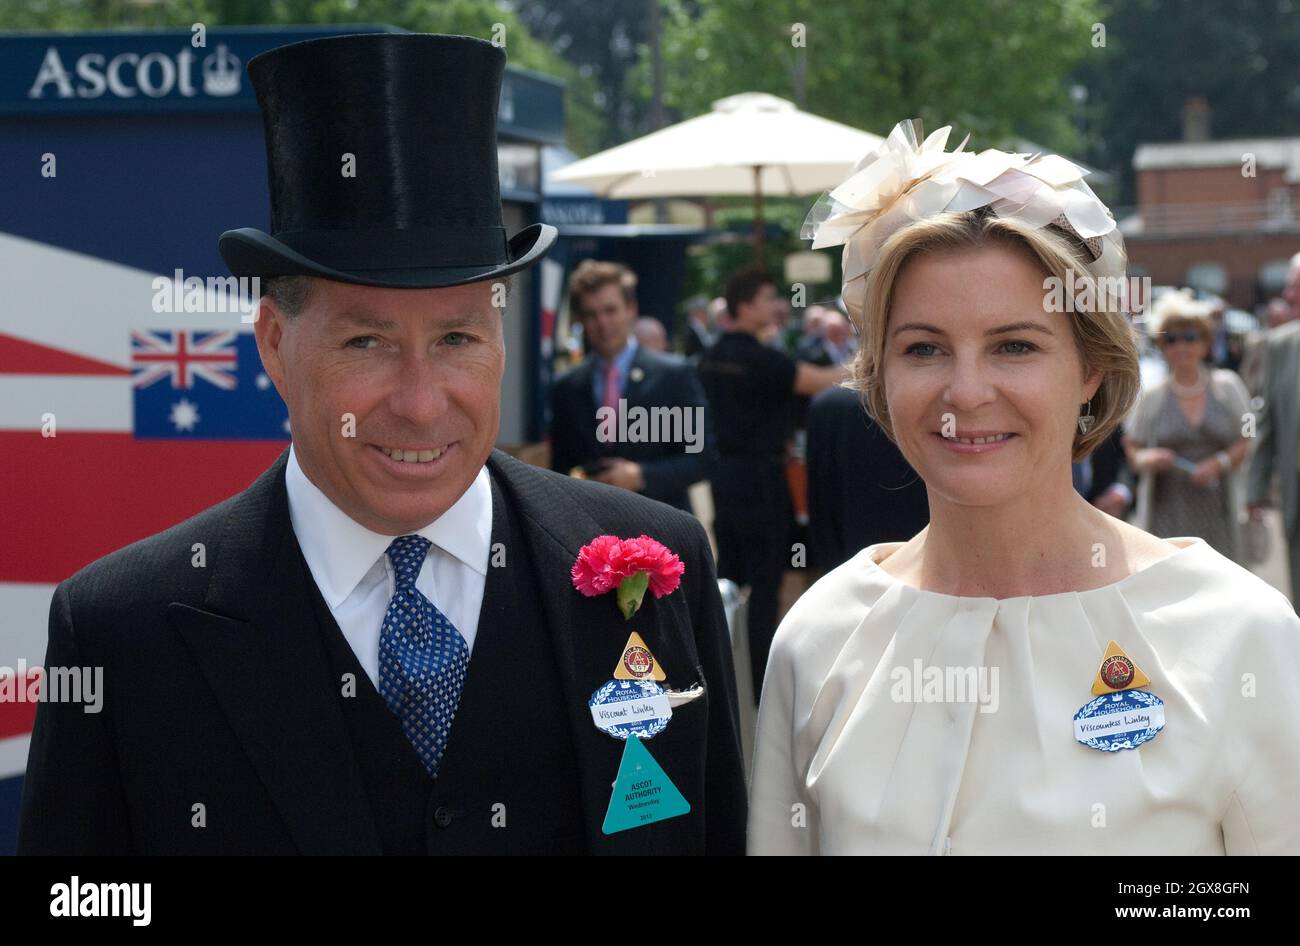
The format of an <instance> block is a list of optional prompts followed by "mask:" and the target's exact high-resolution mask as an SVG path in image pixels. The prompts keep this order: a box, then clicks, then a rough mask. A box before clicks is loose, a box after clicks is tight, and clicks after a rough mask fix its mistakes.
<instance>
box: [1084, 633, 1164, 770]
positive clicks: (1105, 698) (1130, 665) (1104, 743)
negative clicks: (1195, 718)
mask: <svg viewBox="0 0 1300 946" xmlns="http://www.w3.org/2000/svg"><path fill="white" fill-rule="evenodd" d="M1150 682H1151V678H1150V677H1148V676H1147V675H1146V674H1145V673H1143V672H1142V671H1141V669H1140V668H1139V667H1138V665H1137V664H1135V663H1134V662H1133V660H1132V658H1131V657H1129V655H1128V654H1126V653H1124V650H1123V648H1121V647H1120V646H1119V644H1117V643H1116V642H1115V641H1111V642H1110V644H1109V645H1108V646H1107V647H1106V652H1105V654H1103V655H1102V658H1101V666H1100V667H1099V668H1098V670H1097V676H1096V678H1095V679H1094V681H1093V684H1092V692H1093V694H1094V695H1095V696H1096V699H1094V700H1091V701H1089V702H1088V703H1086V704H1085V705H1084V706H1083V707H1082V708H1081V709H1080V710H1079V712H1077V713H1075V714H1074V738H1075V739H1077V740H1078V741H1079V742H1081V743H1083V744H1084V745H1085V746H1089V747H1091V748H1093V749H1098V750H1100V751H1102V752H1117V751H1119V750H1120V749H1136V748H1137V747H1138V746H1140V745H1142V743H1144V742H1148V741H1150V740H1152V739H1154V738H1155V737H1156V734H1157V733H1159V732H1160V730H1162V729H1164V728H1165V704H1164V701H1163V700H1161V699H1160V697H1158V696H1156V695H1155V694H1154V693H1147V692H1146V691H1145V690H1138V689H1135V688H1136V687H1139V686H1144V685H1146V684H1148V683H1150Z"/></svg>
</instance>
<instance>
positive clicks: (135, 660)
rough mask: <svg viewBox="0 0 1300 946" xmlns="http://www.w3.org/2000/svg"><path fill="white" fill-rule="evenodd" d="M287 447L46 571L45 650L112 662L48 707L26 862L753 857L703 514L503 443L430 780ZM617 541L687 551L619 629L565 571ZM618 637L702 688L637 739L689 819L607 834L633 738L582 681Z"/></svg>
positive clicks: (28, 796)
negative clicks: (151, 532)
mask: <svg viewBox="0 0 1300 946" xmlns="http://www.w3.org/2000/svg"><path fill="white" fill-rule="evenodd" d="M286 459H287V452H286V454H284V455H282V456H281V457H280V458H279V459H278V460H277V461H276V462H275V463H274V464H273V465H272V466H271V467H270V469H268V470H267V471H266V472H265V473H263V474H262V475H261V476H260V477H259V478H258V479H257V481H256V482H254V483H253V484H252V485H251V486H250V487H249V488H248V489H247V490H245V491H244V492H242V493H240V494H239V495H237V496H234V497H232V498H231V499H229V500H226V501H225V502H223V503H220V504H219V505H216V506H213V507H212V508H210V509H208V510H206V511H204V512H202V513H200V514H199V515H198V516H196V517H194V518H193V519H190V520H188V521H186V522H183V523H181V524H180V525H178V526H175V527H174V528H172V529H169V530H167V531H166V532H163V533H160V534H158V535H155V536H152V537H151V538H148V539H145V540H144V541H141V542H138V543H135V544H134V545H130V546H128V547H126V548H124V549H121V550H120V551H118V552H115V553H113V554H112V555H109V556H107V557H105V558H103V559H101V560H99V561H97V562H95V563H94V564H92V565H90V566H89V567H87V568H85V569H83V570H82V571H81V572H79V573H78V574H76V575H75V576H73V577H72V578H70V579H68V580H67V581H65V582H63V583H62V584H61V585H59V587H58V589H57V590H56V591H55V594H54V599H53V602H52V604H51V609H50V640H49V649H48V652H47V656H46V666H47V667H57V666H69V667H80V666H92V667H96V666H98V667H102V668H103V691H104V693H103V708H102V712H100V713H98V714H87V713H84V712H83V708H82V706H80V705H78V704H71V703H52V702H51V703H42V704H40V706H39V708H38V711H37V716H36V724H35V729H34V731H33V733H32V741H31V752H30V755H29V758H28V765H27V778H26V782H25V785H24V790H23V800H22V812H21V822H20V827H19V836H18V851H19V853H20V854H218V853H223V854H224V853H239V854H293V853H299V854H382V853H430V854H440V853H447V854H451V853H483V854H491V853H519V854H533V853H539V854H540V853H591V854H740V853H743V850H744V830H745V820H746V808H745V786H744V778H743V773H742V763H741V750H740V739H739V736H738V727H737V705H736V693H735V684H734V672H733V669H732V659H731V647H730V641H729V637H728V631H727V626H726V622H725V618H724V615H723V609H722V602H721V599H720V597H719V594H718V588H717V582H716V580H715V577H714V569H713V561H712V557H711V554H710V552H709V547H708V543H707V539H706V537H705V533H704V530H703V528H702V527H701V526H700V524H699V523H698V522H697V521H696V520H694V519H692V518H691V517H689V516H687V515H684V514H682V513H680V512H678V511H676V510H674V509H671V508H669V507H667V506H665V505H663V504H661V503H657V502H653V501H651V500H647V499H645V498H644V497H641V496H637V495H635V494H633V493H629V492H627V491H625V490H621V489H616V488H613V487H609V486H604V485H602V484H599V483H590V482H582V481H578V480H573V479H569V478H567V477H564V476H560V475H557V474H555V473H552V472H550V471H547V470H540V469H537V468H535V467H532V466H528V465H526V464H524V463H521V462H519V461H517V460H515V459H513V458H511V457H510V456H508V455H506V454H504V453H502V452H500V451H494V452H493V454H492V455H491V457H490V459H489V460H488V464H487V465H488V470H489V472H490V475H491V480H492V485H493V543H494V554H498V553H502V552H504V564H501V563H498V566H490V567H489V569H488V578H487V584H486V588H485V593H484V604H483V610H482V614H481V617H480V623H479V628H478V632H477V636H476V639H475V645H474V650H473V654H472V656H471V659H470V664H469V672H468V675H467V677H466V681H465V689H464V691H463V693H462V696H461V701H460V707H459V709H458V711H457V714H456V718H455V722H454V723H453V725H452V731H451V736H450V739H449V742H448V745H447V749H446V754H445V755H444V757H443V760H442V766H441V769H440V772H439V777H438V778H437V779H436V780H435V779H431V778H429V777H428V775H427V774H426V773H425V772H424V770H423V769H422V768H421V767H420V765H419V762H418V759H417V757H416V756H415V754H414V750H413V749H412V748H411V747H410V745H409V743H407V742H406V740H405V738H404V737H403V736H402V734H401V732H400V725H399V723H398V721H397V718H396V717H395V716H393V715H392V714H391V713H388V712H387V710H386V708H385V707H384V705H383V702H382V700H381V698H380V697H379V695H378V693H376V692H375V689H374V687H373V685H372V684H371V683H370V681H369V679H368V678H367V677H366V676H365V675H364V673H362V672H361V670H360V667H359V665H358V664H357V662H356V659H355V656H354V655H353V654H352V653H351V651H350V648H349V647H348V645H347V642H346V640H345V639H344V638H343V636H342V633H341V631H340V630H339V629H338V626H337V624H336V623H335V622H334V621H333V619H332V617H330V614H329V611H328V609H327V608H326V607H325V605H324V602H323V600H322V599H321V597H320V594H319V591H318V590H317V589H316V586H315V583H314V582H313V581H312V580H311V576H310V572H309V570H308V568H307V565H306V562H305V561H304V559H303V556H302V552H301V551H300V549H299V546H298V542H297V539H296V537H295V534H294V532H293V529H292V527H291V524H290V519H289V509H288V500H287V493H286V491H285V483H284V470H285V463H286ZM606 533H609V534H614V535H617V536H620V537H628V536H637V535H641V534H642V533H645V534H647V535H650V536H651V537H653V538H655V539H658V540H659V541H660V542H662V543H664V544H665V545H666V546H668V548H669V549H671V550H672V551H674V552H675V553H676V554H677V555H678V556H680V558H681V559H682V561H683V563H684V564H685V573H684V575H683V577H682V582H681V585H680V587H679V588H678V589H677V590H676V591H675V592H673V593H672V594H671V595H667V596H665V597H663V598H661V599H655V598H654V597H653V595H652V594H650V593H647V594H646V597H645V602H644V604H643V605H642V608H641V610H640V611H639V612H638V613H637V614H636V615H635V616H634V617H633V619H632V620H631V621H625V620H624V618H623V616H622V614H621V613H620V612H619V610H618V608H617V606H616V604H615V602H614V598H613V595H612V594H607V595H602V596H597V597H593V598H588V597H585V596H583V595H581V594H580V593H579V592H578V591H577V590H576V589H575V588H574V587H573V585H572V582H571V579H570V574H569V570H570V568H571V566H572V564H573V562H574V560H575V559H576V557H577V554H578V550H579V549H580V548H581V547H582V546H583V545H584V544H586V543H588V542H590V541H591V540H592V539H593V538H595V537H596V536H598V535H602V534H606ZM195 543H203V544H204V546H205V554H206V562H205V563H204V565H203V567H196V566H195V564H194V562H195V560H196V559H195V551H194V545H195ZM632 630H635V631H637V632H638V633H639V634H640V635H641V637H642V638H644V639H645V641H646V644H647V645H648V646H649V648H650V651H651V653H653V654H654V656H655V657H656V658H657V659H658V661H659V663H660V664H661V666H662V667H663V669H664V671H665V673H666V674H667V680H666V681H665V685H666V686H667V687H669V688H671V689H686V688H688V687H690V686H691V685H693V684H696V683H700V684H702V685H703V686H704V689H705V693H704V695H703V696H701V697H699V698H698V699H696V700H694V701H692V702H689V703H686V704H684V705H681V706H678V707H677V708H676V709H675V710H674V711H673V714H672V719H671V721H670V722H669V723H668V726H667V728H666V729H664V730H663V731H662V732H660V733H659V734H657V735H656V736H654V737H653V738H652V739H650V740H648V741H647V742H646V743H645V745H646V748H647V749H648V750H649V752H650V754H651V756H652V757H653V758H654V760H655V761H656V762H658V764H659V765H660V766H661V767H662V768H663V770H664V772H665V773H666V774H667V776H668V777H669V778H670V779H671V780H672V782H673V783H674V784H675V785H676V786H677V788H678V789H679V790H680V791H681V793H682V794H683V795H684V796H685V798H686V800H687V802H689V804H690V812H689V813H688V814H685V815H681V816H678V817H675V818H669V819H666V820H662V821H658V822H655V823H652V824H648V825H644V826H640V827H636V828H632V829H629V830H626V831H622V832H619V833H615V834H610V835H606V834H604V833H603V832H602V824H603V822H604V819H605V814H606V810H607V808H608V806H609V803H610V795H611V787H612V783H613V782H614V779H615V776H616V774H617V772H618V768H619V761H620V759H621V756H622V753H623V748H624V743H623V742H621V741H619V740H617V739H615V738H613V737H611V736H609V735H607V734H606V733H604V732H601V731H600V730H598V729H597V728H596V727H595V725H594V724H593V722H592V717H591V712H590V709H589V707H588V699H589V698H590V697H591V695H592V694H593V693H594V692H595V691H596V690H597V689H598V688H599V687H600V686H601V685H602V684H604V683H605V682H606V681H608V680H609V679H611V677H612V676H613V671H614V669H615V667H616V665H617V663H618V661H619V659H620V657H621V655H622V651H623V647H624V644H625V643H626V641H627V638H628V635H629V632H630V631H632ZM348 674H351V679H352V680H353V681H354V683H353V685H352V686H351V687H350V688H349V687H346V686H345V681H346V678H347V675H348ZM345 689H350V691H351V694H350V695H347V696H345V695H344V691H345ZM352 694H354V695H352Z"/></svg>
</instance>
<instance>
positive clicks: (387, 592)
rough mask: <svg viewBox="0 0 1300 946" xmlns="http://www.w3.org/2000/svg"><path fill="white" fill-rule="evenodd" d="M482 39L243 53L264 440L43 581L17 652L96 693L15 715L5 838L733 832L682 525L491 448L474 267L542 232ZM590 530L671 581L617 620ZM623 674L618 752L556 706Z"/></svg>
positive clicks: (302, 841)
mask: <svg viewBox="0 0 1300 946" xmlns="http://www.w3.org/2000/svg"><path fill="white" fill-rule="evenodd" d="M504 61H505V56H504V53H503V52H502V51H501V50H500V49H498V48H496V47H494V46H493V45H491V44H489V43H486V42H482V41H480V40H476V39H470V38H467V37H458V36H436V35H414V34H405V35H391V34H375V35H363V36H345V37H336V38H329V39H322V40H311V41H307V42H301V43H295V44H292V45H290V46H285V47H282V48H280V49H276V50H272V51H270V52H268V53H265V54H263V55H261V56H258V57H256V58H254V59H253V60H252V61H250V63H249V65H248V70H249V75H250V76H251V78H252V81H253V85H254V88H255V90H256V92H257V97H258V102H259V104H260V106H261V108H262V113H263V117H264V122H265V131H266V142H267V154H268V167H269V174H270V177H269V180H270V193H271V222H272V227H271V231H272V232H271V234H269V235H268V234H267V233H263V232H260V231H258V230H253V229H240V230H234V231H231V232H228V233H225V234H223V235H222V237H221V241H220V249H221V253H222V256H223V258H224V259H225V261H226V263H227V265H228V266H229V267H230V269H231V271H232V272H233V273H235V274H236V275H238V276H259V277H262V278H263V279H266V280H267V285H266V292H265V294H264V295H263V298H262V303H261V307H260V309H259V315H258V320H257V324H256V335H257V343H258V348H259V351H260V353H261V357H262V361H263V365H264V368H265V370H266V373H267V374H268V375H269V377H270V378H271V380H272V381H273V382H274V383H275V386H276V389H277V390H278V391H279V393H280V394H281V396H282V397H283V398H284V401H285V403H286V404H287V405H288V408H289V420H290V426H291V428H292V439H293V445H292V447H291V448H290V449H289V450H288V451H286V453H285V454H284V455H282V456H281V457H280V459H279V460H277V461H276V462H275V463H274V464H273V465H272V466H271V468H270V469H268V470H267V471H266V472H265V473H264V474H263V475H262V476H261V477H260V478H259V479H258V480H257V481H256V482H255V483H253V484H252V485H251V486H250V487H249V488H248V489H246V490H245V491H244V492H242V493H240V494H238V495H237V496H234V497H233V498H231V499H229V500H227V501H225V502H224V503H221V504H220V505H217V506H214V507H212V508H211V509H208V510H206V511H205V512H203V513H200V514H199V515H198V516H196V517H195V518H193V519H191V520H189V521H187V522H184V523H181V524H180V525H178V526H176V527H174V528H172V529H169V530H168V531H166V532H163V533H161V534H159V535H155V536H153V537H151V538H149V539H146V540H144V541H142V542H139V543H136V544H134V545H131V546H128V547H127V548H124V549H122V550H120V551H118V552H116V553H114V554H112V555H110V556H108V557H106V558H104V559H102V560H100V561H98V562H95V563H94V564H92V565H91V566H89V567H88V568H86V569H84V570H83V571H81V572H79V573H78V574H77V575H75V576H73V577H72V578H70V579H68V580H67V581H65V582H63V583H62V584H61V585H60V586H59V587H58V589H57V590H56V592H55V595H54V600H53V603H52V606H51V611H50V640H49V649H48V652H47V655H46V667H47V670H49V669H50V668H56V667H98V668H102V673H103V678H102V679H103V688H102V689H103V692H104V705H103V712H102V713H96V714H88V713H84V712H82V708H81V707H80V706H77V705H73V704H69V703H56V702H48V703H43V704H41V706H40V708H39V710H38V713H37V718H36V724H35V729H34V731H33V734H32V742H31V752H30V756H29V760H28V769H27V780H26V784H25V786H24V797H23V802H22V819H21V825H20V829H19V840H18V848H19V851H20V853H39V854H55V853H88V854H123V853H144V854H174V853H259V854H289V853H304V854H325V853H332V854H344V853H350V854H379V853H384V854H425V853H429V854H437V853H497V852H500V853H602V854H603V853H635V854H650V853H674V854H680V853H687V852H694V853H739V852H741V851H742V850H743V845H744V840H743V831H744V824H745V797H744V783H743V776H742V772H741V762H740V748H739V739H738V736H737V722H736V719H737V707H736V698H735V691H734V679H733V670H732V663H731V652H730V645H729V641H728V634H727V628H726V626H725V619H724V616H723V610H722V604H721V601H720V598H719V595H718V590H717V586H716V582H715V580H714V573H713V564H712V560H711V558H710V555H709V551H708V545H707V542H706V538H705V534H704V531H703V530H702V529H701V527H700V526H699V524H698V523H697V522H695V520H693V519H691V518H690V517H689V516H686V515H683V514H681V513H679V512H677V511H675V510H673V509H670V508H668V507H666V506H663V505H661V504H658V503H654V502H651V501H649V500H647V499H644V498H643V497H639V496H636V495H633V494H631V493H628V492H626V491H623V490H619V489H615V488H613V487H609V486H604V485H601V484H596V483H586V482H580V481H577V480H571V479H569V478H567V477H563V476H559V475H557V474H554V473H551V472H550V471H545V470H539V469H536V468H533V467H530V466H527V465H525V464H523V463H520V462H517V461H515V460H513V459H511V458H510V457H509V456H507V455H505V454H503V453H501V452H500V451H497V450H494V449H493V443H494V440H495V438H496V434H497V428H498V421H499V407H500V405H499V397H500V387H501V380H502V376H503V372H504V367H505V351H504V347H503V341H502V339H503V334H502V325H501V319H502V317H503V310H502V300H501V299H500V298H499V295H500V292H501V290H502V288H503V286H502V284H503V282H504V281H505V280H506V279H507V277H509V275H510V274H512V273H516V272H519V271H520V270H523V269H525V268H527V267H528V266H530V265H531V264H533V263H534V262H536V261H537V260H538V259H540V258H541V257H542V255H543V254H544V253H545V252H546V251H547V249H548V248H549V247H550V245H551V244H552V242H553V241H554V239H555V236H556V233H555V230H554V229H553V228H552V227H548V226H545V225H540V224H539V225H533V226H530V227H528V228H526V229H525V230H523V231H521V232H520V233H518V234H516V235H514V236H513V237H510V238H509V239H507V237H506V234H505V231H504V230H503V229H502V220H501V205H500V198H499V192H498V183H497V161H496V122H495V119H496V114H497V99H498V94H499V91H500V85H501V78H502V73H503V70H504ZM345 156H348V157H345ZM349 158H350V160H351V161H352V162H353V167H354V168H355V175H349V174H345V173H343V172H342V168H343V167H344V166H345V162H347V161H348V160H349ZM605 534H611V535H614V536H619V537H633V536H640V535H642V534H645V535H648V536H650V537H652V538H654V539H656V540H658V541H659V542H661V543H663V545H665V546H667V548H668V549H669V550H671V552H673V553H675V554H676V555H677V556H679V557H680V560H681V562H682V564H683V565H684V572H683V574H682V576H681V581H680V586H679V587H677V588H676V590H674V591H673V592H672V593H670V594H665V595H664V596H663V597H658V598H657V597H654V596H653V595H646V597H645V602H644V604H643V605H642V607H641V609H640V610H639V611H638V612H637V613H636V615H635V617H634V618H633V620H631V621H626V620H624V618H623V616H622V614H621V613H620V609H619V607H617V606H616V601H615V595H614V593H609V594H605V595H598V596H592V597H586V596H584V595H583V594H580V593H579V591H578V590H577V589H576V588H575V585H574V581H573V580H572V579H571V575H570V570H571V568H572V567H573V565H574V562H575V560H576V559H577V557H578V554H579V550H580V549H582V548H583V546H584V545H586V544H587V543H590V542H591V540H592V539H594V538H596V537H597V536H601V535H605ZM196 543H202V544H203V545H204V547H205V548H206V566H205V567H194V565H193V561H194V556H193V551H192V550H193V548H194V546H195V544H196ZM632 631H635V632H636V633H637V634H638V635H639V637H640V639H641V643H640V645H638V646H639V647H640V650H639V651H637V652H636V659H635V660H624V659H623V658H624V657H625V655H626V654H627V653H628V651H629V650H630V648H627V647H626V646H625V645H626V643H627V641H628V640H629V637H630V633H631V632H632ZM641 651H648V655H652V658H653V659H652V660H651V659H650V656H648V655H646V654H643V653H641ZM625 664H626V665H627V666H629V667H632V668H633V670H634V671H635V672H634V673H633V674H631V676H632V678H633V679H632V681H631V683H630V684H628V685H630V686H637V687H642V688H643V690H644V692H645V693H647V694H651V693H654V691H655V690H656V689H658V690H660V691H666V692H663V693H661V694H657V695H656V696H655V698H654V699H650V700H648V701H647V705H651V706H652V707H653V708H654V712H653V713H652V714H651V715H652V718H651V719H650V723H653V724H654V725H653V726H651V727H650V728H643V729H641V730H635V731H634V733H633V734H632V735H630V736H627V741H624V740H623V739H620V738H616V737H614V736H611V735H610V733H609V732H607V731H604V730H602V729H599V728H597V726H596V725H595V724H594V718H595V716H596V715H597V714H595V713H593V710H592V708H591V707H590V706H589V701H591V700H592V699H593V695H594V694H596V693H607V692H609V691H610V688H608V687H607V686H606V685H607V683H608V681H610V680H611V678H613V677H614V676H615V670H616V668H621V667H622V666H624V665H625ZM651 666H652V667H653V668H654V671H655V672H656V677H655V678H652V679H638V674H639V675H641V676H642V677H645V676H648V675H649V674H650V670H648V669H647V667H651ZM656 680H662V683H661V684H660V683H657V682H656ZM623 686H624V684H623V683H621V682H620V683H616V684H615V686H614V687H613V690H615V691H616V690H618V688H619V687H623ZM674 691H675V692H674ZM665 707H667V708H665ZM665 720H666V725H663V723H664V721H665ZM615 731H616V732H617V730H615ZM624 735H626V733H624ZM643 736H644V737H645V738H644V741H643V739H642V737H643ZM634 743H635V745H633V744H634ZM633 750H635V752H634V751H633ZM625 751H626V752H629V757H634V759H635V761H636V764H637V765H640V766H642V767H643V769H644V770H645V771H647V772H649V774H650V775H651V776H652V777H653V778H654V780H655V785H656V786H657V787H659V788H660V791H661V793H662V795H663V797H669V796H671V792H672V791H676V792H679V793H680V795H681V798H682V801H683V802H684V805H683V804H682V803H678V804H676V805H674V806H669V807H670V808H671V811H668V810H666V809H665V810H663V811H662V812H660V813H659V814H656V813H655V810H654V807H653V806H650V807H648V808H647V807H645V806H641V807H640V808H639V809H638V811H639V813H640V814H641V815H645V817H639V818H637V819H633V820H632V822H631V823H639V824H640V826H637V827H629V826H628V825H629V818H628V813H629V803H627V801H626V799H625V798H624V794H623V793H622V792H611V786H612V785H613V784H614V782H615V780H616V777H617V776H619V773H620V762H621V761H622V760H624V753H625ZM645 753H648V756H649V758H650V760H652V761H651V762H647V761H646V755H645ZM619 784H620V785H622V779H620V780H619ZM670 789H671V791H670ZM620 806H621V807H620ZM683 807H685V809H686V810H684V811H683V810H682V809H683Z"/></svg>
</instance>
